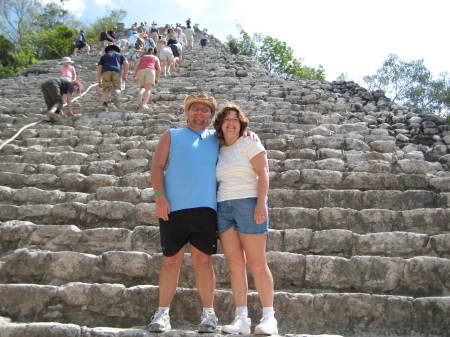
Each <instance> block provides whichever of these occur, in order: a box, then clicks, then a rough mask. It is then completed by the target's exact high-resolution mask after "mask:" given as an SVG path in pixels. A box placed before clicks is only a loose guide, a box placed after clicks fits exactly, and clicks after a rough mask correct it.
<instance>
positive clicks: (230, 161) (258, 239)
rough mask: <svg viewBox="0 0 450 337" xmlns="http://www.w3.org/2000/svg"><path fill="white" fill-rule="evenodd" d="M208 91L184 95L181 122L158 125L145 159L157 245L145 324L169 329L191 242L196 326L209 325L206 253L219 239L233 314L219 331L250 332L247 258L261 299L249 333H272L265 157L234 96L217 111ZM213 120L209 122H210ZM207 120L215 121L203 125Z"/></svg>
mask: <svg viewBox="0 0 450 337" xmlns="http://www.w3.org/2000/svg"><path fill="white" fill-rule="evenodd" d="M216 109H217V104H216V100H215V99H214V97H209V98H208V97H207V96H206V95H205V94H204V93H201V94H199V95H198V96H195V95H188V96H186V98H185V100H184V113H185V117H186V121H187V125H186V127H183V128H179V129H169V130H167V131H165V132H164V134H163V135H162V136H161V139H160V140H159V142H158V145H157V147H156V149H155V153H154V155H153V159H152V164H151V173H150V176H151V183H152V187H153V190H154V194H155V198H156V215H157V217H158V218H159V231H160V238H161V247H162V252H163V262H162V268H161V272H160V276H159V303H158V309H157V310H156V312H155V314H154V315H153V316H152V318H151V321H150V324H149V325H148V329H149V330H150V331H151V332H164V331H167V330H170V329H171V324H170V316H169V310H170V305H171V302H172V299H173V297H174V294H175V292H176V288H177V286H178V279H179V274H180V269H181V265H182V262H183V258H184V253H185V251H186V245H187V243H189V244H190V254H191V260H192V264H193V266H194V272H195V280H196V286H197V289H198V292H199V295H200V300H201V303H202V306H203V312H202V315H201V323H200V326H199V328H198V331H199V332H214V331H216V329H217V323H218V320H217V317H216V315H215V311H214V293H215V282H216V279H215V273H214V269H213V264H212V255H213V254H215V253H216V252H217V236H218V237H219V239H220V242H221V245H222V248H223V251H224V253H225V257H226V259H227V261H228V264H229V268H230V280H231V289H232V292H233V298H234V303H235V306H236V309H235V313H236V315H235V318H234V320H233V321H232V322H231V323H230V324H228V325H224V326H222V332H225V333H232V334H236V333H241V334H249V333H250V328H251V320H250V318H249V317H248V316H249V315H248V308H247V293H248V280H247V272H246V265H247V263H248V265H249V267H250V269H251V271H252V275H253V279H254V283H255V286H256V290H257V291H258V295H259V299H260V301H261V305H262V311H263V312H262V319H261V321H260V322H259V324H258V325H256V327H255V330H254V332H255V334H264V335H271V334H277V333H278V323H277V320H276V318H275V311H274V308H273V301H274V283H273V277H272V273H271V271H270V269H269V267H268V264H267V261H266V255H265V250H266V242H267V236H268V229H269V219H268V204H267V193H268V189H269V165H268V160H267V154H266V151H265V149H264V146H263V145H262V144H261V141H260V140H259V138H258V136H257V135H256V134H254V133H252V132H248V131H247V127H248V124H249V120H248V118H247V117H246V116H245V114H244V112H243V111H242V109H241V108H240V107H239V106H237V105H235V104H231V103H228V104H225V105H224V106H223V107H221V108H220V110H219V112H218V114H217V116H216ZM213 121H214V122H213ZM211 122H213V126H214V128H213V129H208V126H209V125H210V124H211Z"/></svg>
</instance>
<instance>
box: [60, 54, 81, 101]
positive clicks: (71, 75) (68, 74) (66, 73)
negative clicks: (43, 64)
mask: <svg viewBox="0 0 450 337" xmlns="http://www.w3.org/2000/svg"><path fill="white" fill-rule="evenodd" d="M59 63H63V64H64V65H63V66H62V67H61V69H60V70H59V76H58V77H63V78H66V79H68V80H69V81H71V82H74V81H76V80H77V72H76V71H75V68H74V66H73V65H72V63H73V61H72V59H71V58H70V57H68V56H66V57H63V58H62V60H61V62H59ZM63 102H64V103H66V102H67V95H66V94H64V95H63Z"/></svg>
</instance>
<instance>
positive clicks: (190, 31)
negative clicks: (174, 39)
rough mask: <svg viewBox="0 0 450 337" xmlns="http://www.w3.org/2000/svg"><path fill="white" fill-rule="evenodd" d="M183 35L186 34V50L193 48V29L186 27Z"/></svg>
mask: <svg viewBox="0 0 450 337" xmlns="http://www.w3.org/2000/svg"><path fill="white" fill-rule="evenodd" d="M184 35H185V36H186V50H192V49H194V36H195V32H194V30H193V29H192V28H191V27H188V28H186V29H185V30H184Z"/></svg>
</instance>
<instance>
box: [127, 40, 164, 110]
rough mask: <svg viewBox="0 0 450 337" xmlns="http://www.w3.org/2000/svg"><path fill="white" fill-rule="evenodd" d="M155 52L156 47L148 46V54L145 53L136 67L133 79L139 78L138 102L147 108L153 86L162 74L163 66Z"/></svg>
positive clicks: (135, 80)
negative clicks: (160, 64)
mask: <svg viewBox="0 0 450 337" xmlns="http://www.w3.org/2000/svg"><path fill="white" fill-rule="evenodd" d="M154 54H155V48H153V47H150V48H148V49H147V54H145V55H143V56H142V57H141V58H140V59H139V61H138V63H137V65H136V67H135V68H134V77H133V81H134V82H135V83H136V82H137V81H138V80H139V94H138V98H137V102H138V104H139V106H140V107H142V108H145V109H146V108H148V106H147V103H148V100H149V99H150V95H151V93H152V88H153V86H154V85H155V84H158V82H159V78H160V76H161V67H160V66H159V60H158V58H157V57H156V56H155V55H154ZM155 70H156V78H155ZM136 75H137V76H136Z"/></svg>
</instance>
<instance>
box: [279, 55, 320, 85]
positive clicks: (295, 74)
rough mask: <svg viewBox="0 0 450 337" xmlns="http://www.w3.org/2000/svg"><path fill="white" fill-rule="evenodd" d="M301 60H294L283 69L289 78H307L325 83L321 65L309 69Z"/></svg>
mask: <svg viewBox="0 0 450 337" xmlns="http://www.w3.org/2000/svg"><path fill="white" fill-rule="evenodd" d="M302 61H303V60H302V59H294V60H292V62H291V63H290V64H289V65H288V66H287V68H286V69H285V73H286V74H287V75H288V77H289V78H294V79H295V78H307V79H310V80H318V81H321V82H323V81H325V69H324V68H323V66H322V65H321V64H319V67H318V68H317V69H316V68H311V67H307V66H304V65H303V64H302Z"/></svg>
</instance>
